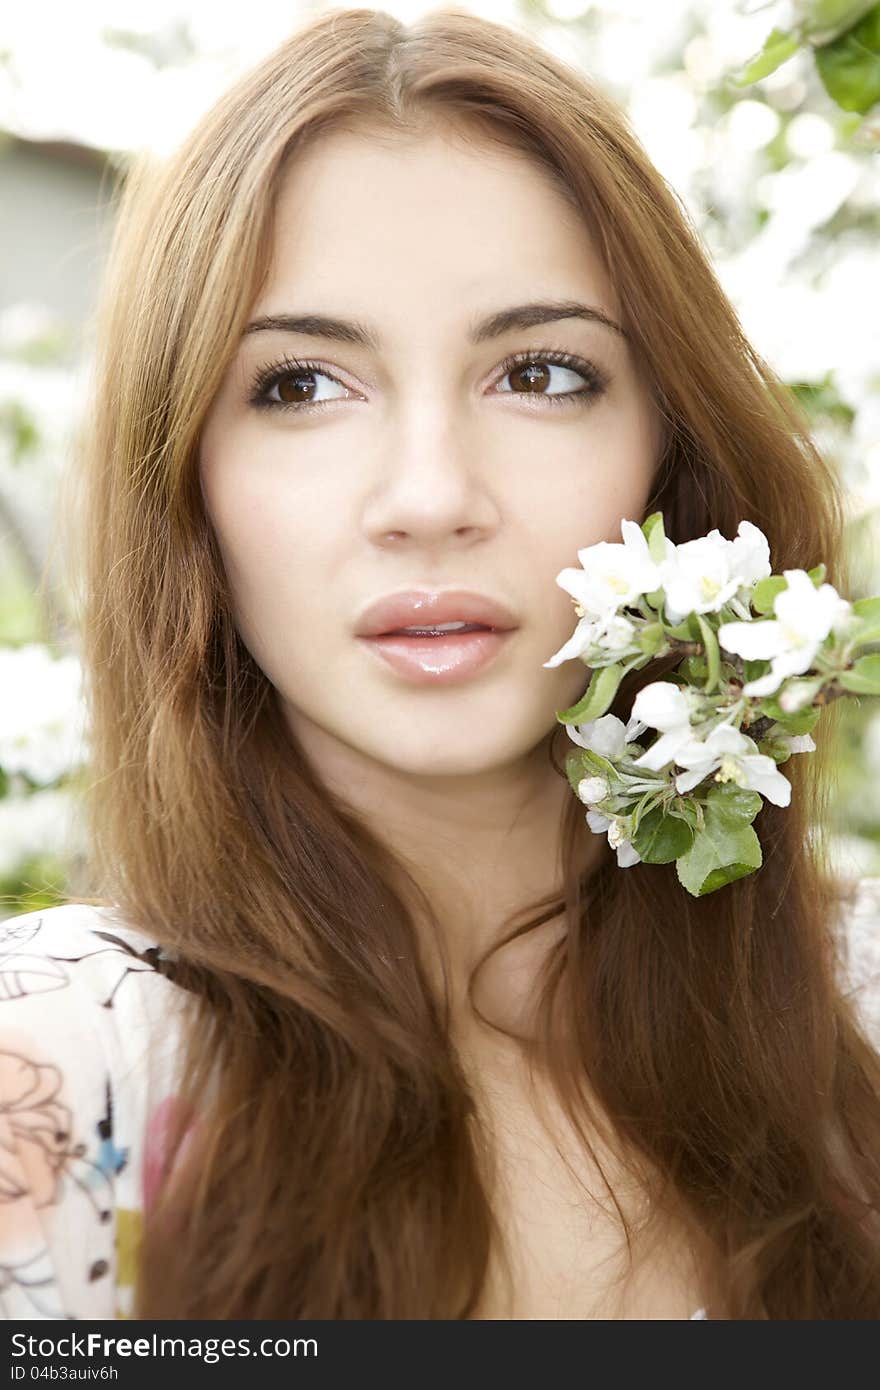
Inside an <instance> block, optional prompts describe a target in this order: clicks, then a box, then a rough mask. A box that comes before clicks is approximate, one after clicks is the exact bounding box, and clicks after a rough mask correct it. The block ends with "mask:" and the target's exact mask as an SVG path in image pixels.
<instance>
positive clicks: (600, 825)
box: [587, 811, 642, 869]
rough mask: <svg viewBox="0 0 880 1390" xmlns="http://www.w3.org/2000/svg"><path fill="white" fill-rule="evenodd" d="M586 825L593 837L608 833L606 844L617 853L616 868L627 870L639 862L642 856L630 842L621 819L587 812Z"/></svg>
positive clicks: (599, 812)
mask: <svg viewBox="0 0 880 1390" xmlns="http://www.w3.org/2000/svg"><path fill="white" fill-rule="evenodd" d="M587 824H588V825H589V827H590V829H591V830H592V831H593V834H594V835H601V834H602V833H603V831H607V832H608V843H609V845H610V846H611V848H612V849H613V850H615V851H616V853H617V866H618V868H620V869H629V868H631V867H632V865H633V864H638V863H639V862H640V860H641V857H642V856H641V855H640V854H639V852H638V850H637V849H636V847H635V845H634V844H633V843H632V840H630V838H629V836H628V834H627V831H626V828H625V823H624V822H623V820H622V819H621V817H619V816H603V815H602V812H601V811H588V812H587Z"/></svg>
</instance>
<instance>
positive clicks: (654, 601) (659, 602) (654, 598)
mask: <svg viewBox="0 0 880 1390" xmlns="http://www.w3.org/2000/svg"><path fill="white" fill-rule="evenodd" d="M665 597H666V595H665V594H664V592H663V590H662V589H652V590H651V592H650V593H649V594H645V600H646V602H647V603H649V604H650V606H651V607H652V608H653V609H654V610H655V611H656V612H657V613H659V612H660V609H661V608H662V606H663V600H664V598H665Z"/></svg>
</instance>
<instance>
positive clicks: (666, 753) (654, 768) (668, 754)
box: [633, 729, 690, 772]
mask: <svg viewBox="0 0 880 1390" xmlns="http://www.w3.org/2000/svg"><path fill="white" fill-rule="evenodd" d="M689 742H690V734H689V733H688V730H687V729H673V730H672V731H671V732H670V733H668V734H661V735H660V737H659V738H658V739H655V741H654V742H653V743H652V744H651V747H650V748H649V749H647V751H646V752H644V753H642V755H641V757H638V758H636V759H635V761H634V763H633V766H634V767H646V768H648V769H649V771H651V772H661V771H662V769H663V768H664V767H666V765H667V763H672V762H677V760H678V754H679V752H680V750H681V749H682V748H683V747H685V746H686V745H687V744H688V743H689Z"/></svg>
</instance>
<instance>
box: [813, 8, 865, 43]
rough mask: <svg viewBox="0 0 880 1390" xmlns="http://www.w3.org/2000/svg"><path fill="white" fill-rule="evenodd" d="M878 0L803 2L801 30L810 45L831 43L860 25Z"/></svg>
mask: <svg viewBox="0 0 880 1390" xmlns="http://www.w3.org/2000/svg"><path fill="white" fill-rule="evenodd" d="M875 2H876V0H801V5H800V8H801V10H802V11H803V19H802V23H801V28H802V30H803V33H804V35H805V36H806V37H807V38H808V39H809V41H810V43H813V44H816V45H817V46H819V45H822V44H825V43H830V42H831V40H832V39H836V38H837V36H838V34H842V33H843V32H844V31H845V30H847V29H851V28H852V27H853V25H854V24H858V22H859V20H860V19H861V18H862V15H864V14H865V13H866V12H867V11H868V10H871V9H873V8H874V4H875Z"/></svg>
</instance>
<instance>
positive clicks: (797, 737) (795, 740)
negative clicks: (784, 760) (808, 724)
mask: <svg viewBox="0 0 880 1390" xmlns="http://www.w3.org/2000/svg"><path fill="white" fill-rule="evenodd" d="M781 738H782V742H783V743H787V744H788V747H789V751H790V752H792V753H815V751H816V745H815V743H814V742H813V740H812V737H811V736H810V734H783V735H781Z"/></svg>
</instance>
